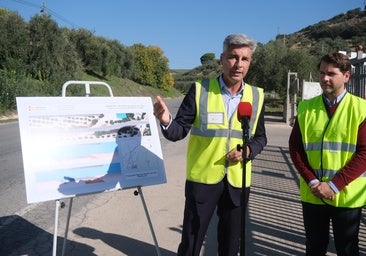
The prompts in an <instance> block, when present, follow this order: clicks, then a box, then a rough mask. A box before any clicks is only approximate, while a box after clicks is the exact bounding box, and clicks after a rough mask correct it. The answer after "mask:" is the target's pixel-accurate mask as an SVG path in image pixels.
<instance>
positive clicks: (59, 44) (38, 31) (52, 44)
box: [28, 15, 81, 95]
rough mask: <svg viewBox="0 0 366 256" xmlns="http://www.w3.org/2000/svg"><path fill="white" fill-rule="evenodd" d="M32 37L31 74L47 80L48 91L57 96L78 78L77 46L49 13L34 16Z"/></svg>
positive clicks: (31, 26) (31, 22) (31, 25)
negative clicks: (63, 86)
mask: <svg viewBox="0 0 366 256" xmlns="http://www.w3.org/2000/svg"><path fill="white" fill-rule="evenodd" d="M29 36H30V50H29V55H28V57H29V62H28V68H29V73H30V74H31V76H32V77H33V78H35V79H38V80H40V81H44V82H45V87H44V89H45V93H48V94H50V95H58V94H59V93H60V92H61V87H62V84H63V83H64V82H65V81H66V80H70V79H72V78H74V77H76V76H77V74H78V73H79V72H80V70H81V65H80V64H81V63H80V60H79V59H78V57H77V54H76V52H75V48H74V46H73V45H72V44H71V43H70V42H69V40H68V36H67V34H66V33H65V32H64V31H63V30H61V29H59V28H58V26H57V23H56V22H55V21H53V20H52V19H51V17H50V16H49V15H35V16H33V17H32V18H31V20H30V21H29Z"/></svg>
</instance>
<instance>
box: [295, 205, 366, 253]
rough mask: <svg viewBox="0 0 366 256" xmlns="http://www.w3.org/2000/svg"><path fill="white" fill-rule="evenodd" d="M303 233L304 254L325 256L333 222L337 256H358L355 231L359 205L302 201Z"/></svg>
mask: <svg viewBox="0 0 366 256" xmlns="http://www.w3.org/2000/svg"><path fill="white" fill-rule="evenodd" d="M302 208H303V218H304V227H305V234H306V255H307V256H324V255H326V253H327V248H328V243H329V226H330V221H332V226H333V234H334V243H335V247H336V250H337V256H358V255H359V247H358V242H359V240H358V233H359V229H360V221H361V212H362V208H341V207H334V206H330V205H315V204H309V203H304V202H303V203H302Z"/></svg>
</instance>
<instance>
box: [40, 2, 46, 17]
mask: <svg viewBox="0 0 366 256" xmlns="http://www.w3.org/2000/svg"><path fill="white" fill-rule="evenodd" d="M41 13H42V14H43V15H46V4H45V2H43V4H42V8H41Z"/></svg>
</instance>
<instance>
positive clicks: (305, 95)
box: [302, 81, 323, 100]
mask: <svg viewBox="0 0 366 256" xmlns="http://www.w3.org/2000/svg"><path fill="white" fill-rule="evenodd" d="M322 93H323V90H322V88H321V87H320V84H319V83H318V82H306V81H303V87H302V100H308V99H311V98H314V97H315V96H318V95H320V94H322Z"/></svg>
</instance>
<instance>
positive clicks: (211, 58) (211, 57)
mask: <svg viewBox="0 0 366 256" xmlns="http://www.w3.org/2000/svg"><path fill="white" fill-rule="evenodd" d="M215 58H216V57H215V53H212V52H209V53H205V54H203V55H202V56H201V58H200V61H201V64H202V65H205V64H209V63H212V62H215V61H216V60H215Z"/></svg>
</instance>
